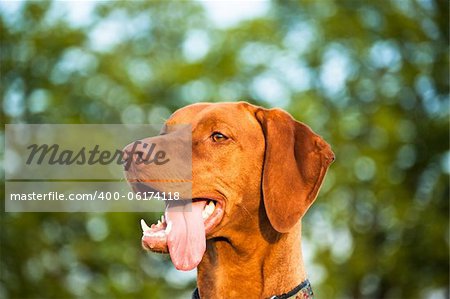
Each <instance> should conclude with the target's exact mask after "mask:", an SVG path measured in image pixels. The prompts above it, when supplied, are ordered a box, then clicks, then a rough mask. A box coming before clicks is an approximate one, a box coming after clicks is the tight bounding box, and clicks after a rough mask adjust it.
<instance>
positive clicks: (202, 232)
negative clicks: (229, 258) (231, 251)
mask: <svg viewBox="0 0 450 299" xmlns="http://www.w3.org/2000/svg"><path fill="white" fill-rule="evenodd" d="M140 187H141V186H140ZM133 189H134V190H135V191H136V188H133ZM139 189H140V188H139ZM223 214H224V204H223V201H222V200H219V199H212V198H194V199H192V200H178V201H170V202H168V203H166V210H165V212H164V214H163V215H161V219H160V220H158V222H157V223H154V224H151V225H150V226H148V225H147V223H146V222H145V221H144V220H141V227H142V231H143V236H142V247H143V248H144V249H147V250H151V251H153V252H159V253H169V254H170V257H171V259H172V262H173V264H174V265H175V267H176V268H177V269H178V270H185V271H188V270H192V269H194V268H195V267H197V265H198V264H199V263H200V262H201V260H202V257H203V254H204V253H205V250H206V237H207V236H208V234H210V233H211V232H212V231H213V230H214V228H215V227H216V226H217V225H218V224H219V223H220V222H221V220H222V217H223Z"/></svg>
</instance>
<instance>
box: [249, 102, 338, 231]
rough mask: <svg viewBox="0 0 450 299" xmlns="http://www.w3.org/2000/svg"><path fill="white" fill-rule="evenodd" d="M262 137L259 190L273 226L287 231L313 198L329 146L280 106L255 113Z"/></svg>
mask: <svg viewBox="0 0 450 299" xmlns="http://www.w3.org/2000/svg"><path fill="white" fill-rule="evenodd" d="M256 118H257V119H258V121H259V122H260V124H261V127H262V130H263V133H264V136H265V144H266V149H265V157H264V166H263V174H262V193H263V198H264V205H265V208H266V213H267V216H268V217H269V220H270V223H271V224H272V226H273V228H275V229H276V230H277V231H279V232H281V233H285V232H287V231H289V230H290V229H291V228H292V227H293V226H294V225H295V224H296V223H297V222H298V221H299V219H300V218H301V217H302V216H303V215H304V214H305V213H306V211H307V210H308V208H309V207H310V206H311V204H312V203H313V201H314V200H315V199H316V197H317V194H318V192H319V189H320V186H321V185H322V181H323V179H324V177H325V173H326V172H327V169H328V166H329V165H330V164H331V162H333V161H334V154H333V152H332V151H331V148H330V146H329V145H328V144H327V143H326V142H325V141H324V140H323V139H322V138H321V137H320V136H318V135H317V134H315V133H314V132H313V131H312V130H311V129H310V128H309V127H308V126H306V125H304V124H303V123H300V122H297V121H296V120H294V119H293V118H292V117H291V116H290V115H289V114H288V113H286V112H284V111H283V110H280V109H270V110H267V109H261V110H259V111H257V112H256Z"/></svg>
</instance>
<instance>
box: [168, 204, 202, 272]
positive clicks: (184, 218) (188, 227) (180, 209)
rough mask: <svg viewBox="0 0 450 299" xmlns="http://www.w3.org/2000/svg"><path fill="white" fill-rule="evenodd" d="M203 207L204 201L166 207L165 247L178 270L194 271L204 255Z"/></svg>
mask: <svg viewBox="0 0 450 299" xmlns="http://www.w3.org/2000/svg"><path fill="white" fill-rule="evenodd" d="M205 205H206V202H205V201H196V202H193V203H192V204H191V203H189V204H186V205H173V204H171V203H170V204H169V205H167V208H166V213H165V217H166V221H167V228H166V234H167V246H168V247H169V253H170V258H171V259H172V262H173V264H174V265H175V268H177V269H178V270H184V271H188V270H192V269H194V268H195V267H197V265H198V264H199V263H200V262H201V260H202V257H203V254H204V253H205V250H206V239H205V225H204V223H203V218H202V211H203V208H204V207H205Z"/></svg>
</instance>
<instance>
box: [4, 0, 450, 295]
mask: <svg viewBox="0 0 450 299" xmlns="http://www.w3.org/2000/svg"><path fill="white" fill-rule="evenodd" d="M219 4H220V3H219ZM219 4H217V3H216V2H159V1H158V2H144V1H136V2H115V1H114V2H109V1H107V2H38V1H30V2H23V1H18V2H14V1H1V2H0V13H1V18H0V32H1V45H0V50H1V53H0V55H1V87H0V90H1V94H2V99H3V106H2V111H1V118H2V122H3V123H146V122H153V123H155V122H160V121H161V120H163V119H165V118H167V117H168V116H169V115H170V113H171V112H172V111H174V110H175V109H177V108H179V107H182V106H184V105H187V104H190V103H194V102H198V101H234V100H247V101H250V102H252V103H255V104H260V105H263V106H266V107H274V106H280V107H283V108H285V109H286V110H288V111H289V112H290V113H291V114H293V115H294V116H295V117H296V118H297V119H299V120H301V121H303V122H305V123H307V124H309V125H310V126H311V127H312V128H313V129H314V130H315V131H316V132H318V133H319V134H321V135H322V136H324V138H325V139H326V140H327V141H328V142H329V143H330V144H332V146H333V149H334V151H335V153H336V156H337V160H336V162H335V163H334V164H333V165H332V167H331V169H330V171H329V174H328V177H327V179H326V182H325V185H324V187H323V189H322V191H321V194H320V196H319V198H318V199H317V201H316V203H315V205H313V207H312V208H311V210H310V211H309V213H308V214H307V215H306V216H305V218H304V219H303V222H304V225H303V234H304V240H303V242H304V255H305V260H306V264H307V271H308V273H309V275H310V278H311V281H312V284H313V286H314V289H315V293H316V296H317V297H318V298H448V297H449V227H448V212H449V184H448V182H449V172H450V165H449V164H450V153H449V143H448V137H449V119H448V117H449V109H448V108H449V106H448V105H449V93H448V91H449V61H448V60H449V56H448V43H449V32H448V28H449V26H448V12H449V4H448V1H446V0H442V1H440V0H434V1H433V0H416V1H413V0H391V1H356V0H339V1H331V0H330V1H325V0H323V1H299V2H297V1H295V2H294V1H287V2H285V1H273V2H256V3H255V2H253V4H252V3H249V2H242V3H235V2H232V3H228V7H224V8H220V7H219V9H217V7H216V9H215V10H214V7H213V6H214V5H219ZM220 5H222V6H223V5H224V4H223V3H222V4H220ZM252 5H253V6H255V7H257V8H258V10H255V9H256V8H250V9H249V8H246V10H245V9H244V8H245V7H244V6H252ZM241 6H242V7H241ZM252 9H253V10H252ZM240 11H241V12H242V11H243V12H245V11H249V12H252V11H253V13H254V14H253V16H252V17H248V18H244V17H243V18H242V19H241V20H239V19H238V20H235V21H234V22H232V21H229V22H228V23H227V22H226V20H227V19H226V18H225V19H224V20H225V21H223V20H222V23H221V22H220V20H221V19H220V18H219V17H220V16H221V14H222V15H224V14H225V15H227V14H228V15H229V16H231V17H232V16H233V15H236V14H237V15H239V13H240ZM255 11H256V12H255ZM1 136H2V138H1V140H2V142H4V134H3V133H2V135H1ZM3 154H4V153H2V156H3ZM2 192H4V190H2ZM2 197H3V196H2ZM158 216H159V215H147V214H139V213H136V214H134V213H110V214H81V213H72V214H69V213H24V214H14V213H4V212H3V213H2V223H1V227H2V230H1V237H0V238H1V261H0V265H1V281H0V297H1V298H175V297H183V298H188V297H189V294H190V291H191V290H192V289H193V287H194V285H195V273H187V274H185V273H179V272H177V271H175V270H174V269H173V267H172V266H171V265H170V262H169V260H168V259H167V257H164V256H160V255H155V254H147V253H145V252H143V250H141V248H140V237H141V232H140V228H139V223H138V222H139V221H138V220H139V219H140V218H145V219H150V220H155V219H157V217H158Z"/></svg>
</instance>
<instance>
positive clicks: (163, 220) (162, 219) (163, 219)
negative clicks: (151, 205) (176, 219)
mask: <svg viewBox="0 0 450 299" xmlns="http://www.w3.org/2000/svg"><path fill="white" fill-rule="evenodd" d="M161 222H162V223H164V222H166V219H165V218H164V215H161Z"/></svg>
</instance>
